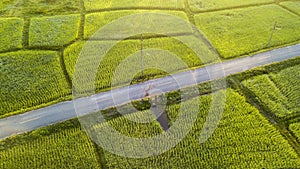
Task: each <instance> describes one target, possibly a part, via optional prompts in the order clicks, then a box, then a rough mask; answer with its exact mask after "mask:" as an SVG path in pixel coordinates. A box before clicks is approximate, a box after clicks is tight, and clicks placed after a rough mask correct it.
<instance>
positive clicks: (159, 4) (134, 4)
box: [84, 0, 184, 11]
mask: <svg viewBox="0 0 300 169" xmlns="http://www.w3.org/2000/svg"><path fill="white" fill-rule="evenodd" d="M84 3H85V8H86V10H88V11H91V10H101V9H124V8H125V9H133V8H147V9H153V8H158V9H160V8H163V9H165V8H168V9H183V8H184V0H139V1H133V0H122V1H118V0H101V1H99V0H84Z"/></svg>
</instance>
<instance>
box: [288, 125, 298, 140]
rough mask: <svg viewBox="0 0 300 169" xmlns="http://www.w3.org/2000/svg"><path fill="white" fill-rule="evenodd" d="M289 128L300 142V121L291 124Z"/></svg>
mask: <svg viewBox="0 0 300 169" xmlns="http://www.w3.org/2000/svg"><path fill="white" fill-rule="evenodd" d="M289 129H290V130H291V131H292V132H293V134H294V135H295V137H296V138H297V140H298V141H299V142H300V123H293V124H290V126H289Z"/></svg>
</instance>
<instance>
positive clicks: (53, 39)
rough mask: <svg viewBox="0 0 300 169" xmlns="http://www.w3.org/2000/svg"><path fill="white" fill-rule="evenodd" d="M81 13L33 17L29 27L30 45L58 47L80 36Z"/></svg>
mask: <svg viewBox="0 0 300 169" xmlns="http://www.w3.org/2000/svg"><path fill="white" fill-rule="evenodd" d="M78 29H79V15H66V16H63V15H62V16H53V17H40V18H33V19H32V21H31V24H30V29H29V46H30V47H41V46H46V47H53V46H54V47H56V46H63V45H66V44H68V43H70V42H72V41H74V40H75V39H76V38H77V36H78Z"/></svg>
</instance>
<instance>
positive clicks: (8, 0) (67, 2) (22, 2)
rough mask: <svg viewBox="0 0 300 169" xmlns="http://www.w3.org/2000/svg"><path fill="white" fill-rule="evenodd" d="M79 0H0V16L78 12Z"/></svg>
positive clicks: (79, 7)
mask: <svg viewBox="0 0 300 169" xmlns="http://www.w3.org/2000/svg"><path fill="white" fill-rule="evenodd" d="M81 8H82V7H81V5H80V0H64V1H61V0H1V1H0V16H18V17H24V16H26V17H30V16H36V15H40V16H45V15H57V14H70V13H79V12H80V11H81Z"/></svg>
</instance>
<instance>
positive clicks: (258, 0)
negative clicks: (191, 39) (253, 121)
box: [188, 0, 274, 12]
mask: <svg viewBox="0 0 300 169" xmlns="http://www.w3.org/2000/svg"><path fill="white" fill-rule="evenodd" d="M188 2H189V5H190V8H191V9H192V11H195V12H201V11H211V10H216V9H225V8H236V7H243V6H249V5H260V4H264V3H272V2H274V0H247V1H243V0H223V1H220V0H188Z"/></svg>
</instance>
